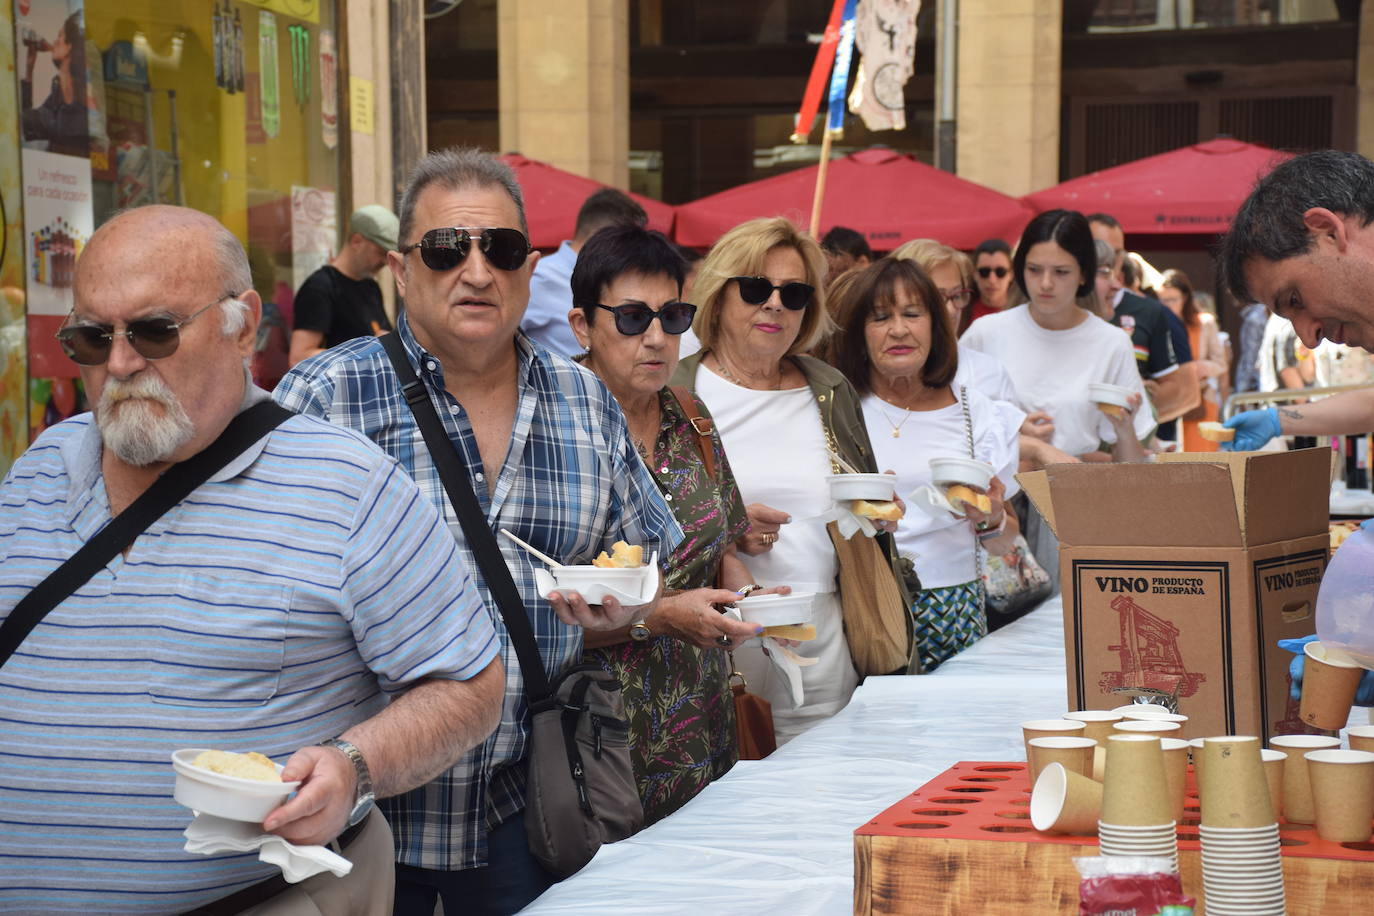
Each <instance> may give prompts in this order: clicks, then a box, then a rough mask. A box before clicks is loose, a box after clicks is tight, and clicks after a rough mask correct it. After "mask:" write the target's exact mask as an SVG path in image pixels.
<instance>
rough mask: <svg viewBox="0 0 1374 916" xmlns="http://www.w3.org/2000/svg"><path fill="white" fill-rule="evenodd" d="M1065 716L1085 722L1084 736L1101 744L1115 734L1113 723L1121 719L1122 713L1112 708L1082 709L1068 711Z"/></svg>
mask: <svg viewBox="0 0 1374 916" xmlns="http://www.w3.org/2000/svg"><path fill="white" fill-rule="evenodd" d="M1064 718H1065V719H1069V720H1070V721H1073V722H1082V723H1083V726H1084V728H1083V737H1085V738H1091V739H1093V740H1094V741H1096V742H1097V743H1098V745H1099V746H1101V745H1103V744H1105V743H1106V741H1107V738H1108V736H1110V735H1112V734H1114V732H1113V731H1112V723H1113V722H1120V721H1121V718H1122V716H1121V713H1119V712H1113V711H1112V710H1110V709H1082V710H1079V711H1078V712H1066V713H1064Z"/></svg>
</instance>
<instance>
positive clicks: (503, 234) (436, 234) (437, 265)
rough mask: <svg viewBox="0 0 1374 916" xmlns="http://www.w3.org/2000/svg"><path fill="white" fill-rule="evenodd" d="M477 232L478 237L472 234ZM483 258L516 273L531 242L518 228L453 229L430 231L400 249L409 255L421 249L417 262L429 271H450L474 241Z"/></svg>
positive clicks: (459, 262)
mask: <svg viewBox="0 0 1374 916" xmlns="http://www.w3.org/2000/svg"><path fill="white" fill-rule="evenodd" d="M473 233H477V235H475V236H474V235H473ZM474 238H475V239H476V240H477V247H478V248H479V249H480V250H481V252H482V254H483V255H485V256H486V259H487V263H489V264H490V265H491V266H492V267H495V268H496V269H498V270H515V269H517V268H518V267H520V265H521V264H524V263H525V259H526V258H528V257H529V256H530V242H529V239H527V238H525V236H524V234H523V233H522V232H521V231H520V230H519V229H478V228H475V227H472V228H463V227H461V226H454V227H452V228H447V229H431V230H429V231H428V232H426V233H425V234H424V235H422V236H420V241H418V242H416V243H415V244H414V245H407V246H406V247H404V248H402V249H400V251H401V254H409V253H410V252H411V251H413V250H415V249H416V248H418V249H420V260H421V261H423V262H424V264H425V266H426V267H428V268H429V269H430V270H440V271H443V270H452V269H453V268H455V267H457V266H458V265H459V264H461V263H463V259H464V258H466V257H467V256H468V252H470V251H472V242H473V239H474Z"/></svg>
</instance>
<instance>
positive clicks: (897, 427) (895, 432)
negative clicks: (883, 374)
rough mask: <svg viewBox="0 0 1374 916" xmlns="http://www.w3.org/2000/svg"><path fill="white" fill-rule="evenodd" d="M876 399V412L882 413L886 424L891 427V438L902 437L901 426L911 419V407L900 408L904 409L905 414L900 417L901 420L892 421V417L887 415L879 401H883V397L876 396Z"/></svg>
mask: <svg viewBox="0 0 1374 916" xmlns="http://www.w3.org/2000/svg"><path fill="white" fill-rule="evenodd" d="M878 401H879V402H880V403H879V404H878V413H880V414H882V415H883V419H884V420H886V421H887V425H888V426H891V427H892V438H894V439H900V438H902V427H903V426H906V421H907V420H910V419H911V408H910V407H903V408H902V410H904V411H906V416H905V417H902V422H900V423H893V422H892V418H891V417H889V416H888V415H887V411H886V410H884V409H883V407H882V403H881V402H883V398H881V397H880V398H878ZM893 406H894V407H895V406H897V405H895V404H894V405H893Z"/></svg>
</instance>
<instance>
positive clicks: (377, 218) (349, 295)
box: [289, 204, 400, 366]
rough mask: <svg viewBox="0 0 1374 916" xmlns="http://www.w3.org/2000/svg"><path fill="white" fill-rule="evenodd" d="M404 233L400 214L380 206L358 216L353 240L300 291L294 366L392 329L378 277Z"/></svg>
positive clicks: (293, 335)
mask: <svg viewBox="0 0 1374 916" xmlns="http://www.w3.org/2000/svg"><path fill="white" fill-rule="evenodd" d="M399 228H400V223H399V221H398V220H397V219H396V214H394V213H392V212H391V211H390V210H388V209H387V208H386V207H383V206H381V205H380V204H368V205H367V206H366V207H361V208H359V209H357V210H354V211H353V215H352V216H351V217H350V218H349V220H348V233H349V234H348V241H346V242H345V243H344V246H343V248H341V249H340V250H339V253H338V254H336V255H335V256H334V258H333V259H332V260H331V261H330V262H329V263H328V264H326V265H324V266H323V267H321V268H320V269H319V270H317V271H315V272H314V273H313V274H311V275H310V276H308V277H306V278H305V282H304V283H302V284H301V288H300V289H299V290H297V291H296V301H295V322H294V325H293V328H294V329H293V330H292V331H291V355H290V358H289V361H290V363H291V365H293V366H294V365H296V363H298V362H300V361H301V360H303V359H308V358H310V357H311V356H314V355H315V354H316V353H323V352H324V351H325V350H327V349H329V348H330V347H335V346H338V345H339V344H341V343H343V342H344V341H345V340H352V339H353V338H355V337H371V336H380V335H382V334H385V333H387V332H388V331H390V330H391V321H390V320H389V319H388V318H387V317H386V309H385V308H384V307H383V305H382V288H381V287H380V286H378V285H377V281H376V280H374V279H373V275H374V274H375V273H377V271H379V270H381V269H382V268H383V267H385V266H386V253H387V252H388V251H392V250H394V249H395V248H396V232H397V230H398V229H399Z"/></svg>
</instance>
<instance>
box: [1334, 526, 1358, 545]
mask: <svg viewBox="0 0 1374 916" xmlns="http://www.w3.org/2000/svg"><path fill="white" fill-rule="evenodd" d="M1358 527H1359V525H1357V524H1356V523H1355V522H1334V523H1332V525H1331V527H1330V533H1331V549H1332V550H1335V549H1336V548H1337V547H1339V546H1341V545H1342V544H1344V543H1345V539H1346V538H1348V537H1350V536H1351V535H1352V534H1354V533H1355V529H1356V528H1358Z"/></svg>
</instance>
